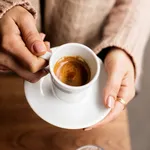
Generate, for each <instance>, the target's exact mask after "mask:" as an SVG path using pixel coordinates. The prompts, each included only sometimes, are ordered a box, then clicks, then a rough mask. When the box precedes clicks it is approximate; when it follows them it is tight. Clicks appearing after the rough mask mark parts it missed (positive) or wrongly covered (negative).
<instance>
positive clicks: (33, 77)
mask: <svg viewBox="0 0 150 150" xmlns="http://www.w3.org/2000/svg"><path fill="white" fill-rule="evenodd" d="M0 58H1V62H0V63H2V65H3V66H4V67H6V68H9V69H11V70H12V71H14V72H15V73H17V74H18V75H19V76H20V77H22V78H23V79H25V80H27V81H29V82H32V83H35V82H37V81H38V80H39V79H40V78H41V77H43V76H45V75H46V74H47V73H48V72H47V71H46V70H44V69H43V70H40V71H38V72H37V73H31V72H29V71H28V70H26V69H25V68H23V67H22V66H21V65H19V64H18V63H17V62H16V61H15V60H14V59H13V57H12V56H9V55H8V54H4V53H0ZM6 60H7V63H4V62H6Z"/></svg>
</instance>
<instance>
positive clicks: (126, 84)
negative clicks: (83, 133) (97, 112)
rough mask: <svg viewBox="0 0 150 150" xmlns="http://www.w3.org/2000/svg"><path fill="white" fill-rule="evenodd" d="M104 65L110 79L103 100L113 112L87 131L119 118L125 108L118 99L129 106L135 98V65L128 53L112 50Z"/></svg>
mask: <svg viewBox="0 0 150 150" xmlns="http://www.w3.org/2000/svg"><path fill="white" fill-rule="evenodd" d="M104 65H105V69H106V72H107V74H108V79H107V82H106V86H105V88H104V95H103V99H104V103H105V105H106V107H109V108H111V109H112V110H111V112H110V113H109V114H108V116H107V117H106V118H105V119H104V120H102V121H101V122H99V123H98V124H96V125H94V126H91V127H89V128H87V129H85V130H90V129H92V128H95V127H97V126H100V125H104V124H106V123H108V122H110V121H112V120H114V119H115V118H117V117H118V116H119V114H120V113H121V112H122V111H123V109H124V107H125V105H124V104H123V103H122V102H119V101H118V100H119V99H117V98H121V99H122V100H123V101H124V102H125V103H126V104H127V103H128V102H129V101H130V100H132V99H133V97H134V96H135V71H134V65H133V62H132V61H131V58H130V57H129V56H128V55H127V54H126V52H124V51H123V50H121V49H117V48H115V49H112V50H110V51H109V52H108V54H107V55H106V57H105V60H104Z"/></svg>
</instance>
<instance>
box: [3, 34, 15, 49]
mask: <svg viewBox="0 0 150 150" xmlns="http://www.w3.org/2000/svg"><path fill="white" fill-rule="evenodd" d="M1 46H2V49H4V50H5V51H8V52H11V50H12V49H14V48H15V47H16V38H15V36H13V35H4V36H3V37H2V41H1Z"/></svg>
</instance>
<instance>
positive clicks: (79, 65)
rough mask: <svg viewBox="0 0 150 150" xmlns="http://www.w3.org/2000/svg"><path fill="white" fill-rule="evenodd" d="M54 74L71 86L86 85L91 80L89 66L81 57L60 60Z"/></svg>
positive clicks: (68, 57)
mask: <svg viewBox="0 0 150 150" xmlns="http://www.w3.org/2000/svg"><path fill="white" fill-rule="evenodd" d="M54 73H55V75H56V76H57V78H58V79H59V80H60V81H62V82H63V83H65V84H67V85H70V86H82V85H85V84H87V83H88V82H89V81H90V78H91V71H90V68H89V66H88V64H87V63H86V61H85V60H84V59H82V58H81V57H79V56H67V57H63V58H60V59H59V60H58V61H57V62H56V64H55V66H54Z"/></svg>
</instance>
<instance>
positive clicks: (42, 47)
mask: <svg viewBox="0 0 150 150" xmlns="http://www.w3.org/2000/svg"><path fill="white" fill-rule="evenodd" d="M33 50H34V52H35V53H41V52H45V51H46V46H45V45H44V43H42V42H35V44H34V45H33Z"/></svg>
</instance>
